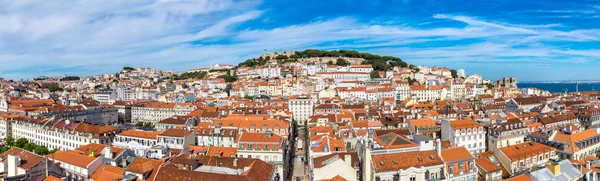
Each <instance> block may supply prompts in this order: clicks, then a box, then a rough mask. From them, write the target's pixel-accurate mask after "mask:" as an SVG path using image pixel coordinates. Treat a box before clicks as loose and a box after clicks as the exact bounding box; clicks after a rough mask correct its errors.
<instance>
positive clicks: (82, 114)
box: [31, 103, 119, 125]
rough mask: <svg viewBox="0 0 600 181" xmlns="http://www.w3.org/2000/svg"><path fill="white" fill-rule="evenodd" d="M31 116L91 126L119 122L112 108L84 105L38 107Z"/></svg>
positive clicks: (114, 108)
mask: <svg viewBox="0 0 600 181" xmlns="http://www.w3.org/2000/svg"><path fill="white" fill-rule="evenodd" d="M31 115H37V116H47V117H52V116H54V117H55V118H63V119H69V120H77V121H81V122H88V123H92V124H103V125H104V124H114V123H117V122H118V121H119V117H118V116H119V115H118V110H117V108H116V107H114V106H110V105H99V104H96V103H85V104H80V105H78V106H64V105H52V106H46V107H40V108H39V109H37V110H35V111H33V112H32V113H31Z"/></svg>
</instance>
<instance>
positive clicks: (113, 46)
mask: <svg viewBox="0 0 600 181" xmlns="http://www.w3.org/2000/svg"><path fill="white" fill-rule="evenodd" d="M0 24H1V26H0V77H4V78H12V79H21V78H33V77H36V76H39V75H47V76H54V75H62V74H69V75H79V76H87V75H94V74H101V73H114V72H117V71H118V70H119V69H120V68H121V67H123V66H135V67H140V66H142V67H152V68H160V69H166V70H175V71H185V70H188V69H191V68H198V67H207V66H209V65H210V64H214V63H231V64H237V63H238V62H241V61H243V60H245V59H247V58H252V57H257V56H258V55H259V54H260V53H263V51H264V49H267V50H268V51H273V50H277V51H283V50H286V49H293V50H304V49H307V48H312V49H327V50H334V49H355V50H359V51H365V52H370V53H375V54H381V55H393V56H397V57H400V58H401V59H403V60H404V61H406V62H408V63H411V64H415V65H428V66H432V65H436V66H446V67H449V68H453V69H459V68H463V69H465V70H467V74H473V73H478V74H482V75H483V76H484V78H487V79H492V80H495V79H498V78H500V77H503V76H516V77H517V78H518V79H519V80H557V79H600V74H598V73H596V72H597V70H598V68H599V67H600V63H599V62H600V27H599V26H600V2H599V1H596V0H594V1H591V0H590V1H522V0H488V1H477V0H472V1H466V0H463V1H456V0H455V1H443V0H420V1H416V0H386V1H353V0H340V1H306V0H286V1H278V0H274V1H268V0H267V1H229V0H216V1H210V0H198V1H193V0H187V1H175V0H159V1H148V0H143V1H142V0H127V1H112V3H107V2H106V1H99V0H97V1H96V0H83V1H76V0H64V1H63V0H56V1H43V0H19V1H12V0H0Z"/></svg>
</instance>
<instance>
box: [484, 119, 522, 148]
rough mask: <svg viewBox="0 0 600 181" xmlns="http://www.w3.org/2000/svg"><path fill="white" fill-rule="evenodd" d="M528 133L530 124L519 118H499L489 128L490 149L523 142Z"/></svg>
mask: <svg viewBox="0 0 600 181" xmlns="http://www.w3.org/2000/svg"><path fill="white" fill-rule="evenodd" d="M528 134H529V131H528V126H527V125H525V124H524V123H523V122H522V121H521V120H520V119H518V118H513V119H508V120H506V121H502V120H498V121H497V124H495V125H490V128H489V129H488V139H489V140H488V142H487V143H488V151H492V152H494V151H496V150H497V149H499V148H502V147H506V146H510V145H515V144H519V143H523V142H524V140H525V137H526V136H527V135H528Z"/></svg>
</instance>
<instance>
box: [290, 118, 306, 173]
mask: <svg viewBox="0 0 600 181" xmlns="http://www.w3.org/2000/svg"><path fill="white" fill-rule="evenodd" d="M304 132H305V130H304V129H302V128H301V129H300V130H299V131H298V136H297V137H296V138H297V139H298V140H300V141H296V146H298V143H302V145H304V134H305V133H304ZM302 147H303V149H302V150H300V149H297V148H296V150H295V153H296V157H295V158H294V164H293V165H292V166H293V171H294V174H293V177H292V178H293V179H294V181H296V180H298V181H307V180H308V174H309V173H308V168H307V167H306V165H305V164H304V161H303V158H304V156H305V150H304V149H306V148H304V146H302Z"/></svg>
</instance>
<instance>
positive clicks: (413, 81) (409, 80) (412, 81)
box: [406, 77, 417, 85]
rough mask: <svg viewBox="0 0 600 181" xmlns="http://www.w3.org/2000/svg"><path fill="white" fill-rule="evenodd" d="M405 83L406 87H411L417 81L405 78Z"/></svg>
mask: <svg viewBox="0 0 600 181" xmlns="http://www.w3.org/2000/svg"><path fill="white" fill-rule="evenodd" d="M406 81H407V82H408V85H413V84H414V83H415V82H416V81H417V79H411V78H410V77H407V78H406Z"/></svg>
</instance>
